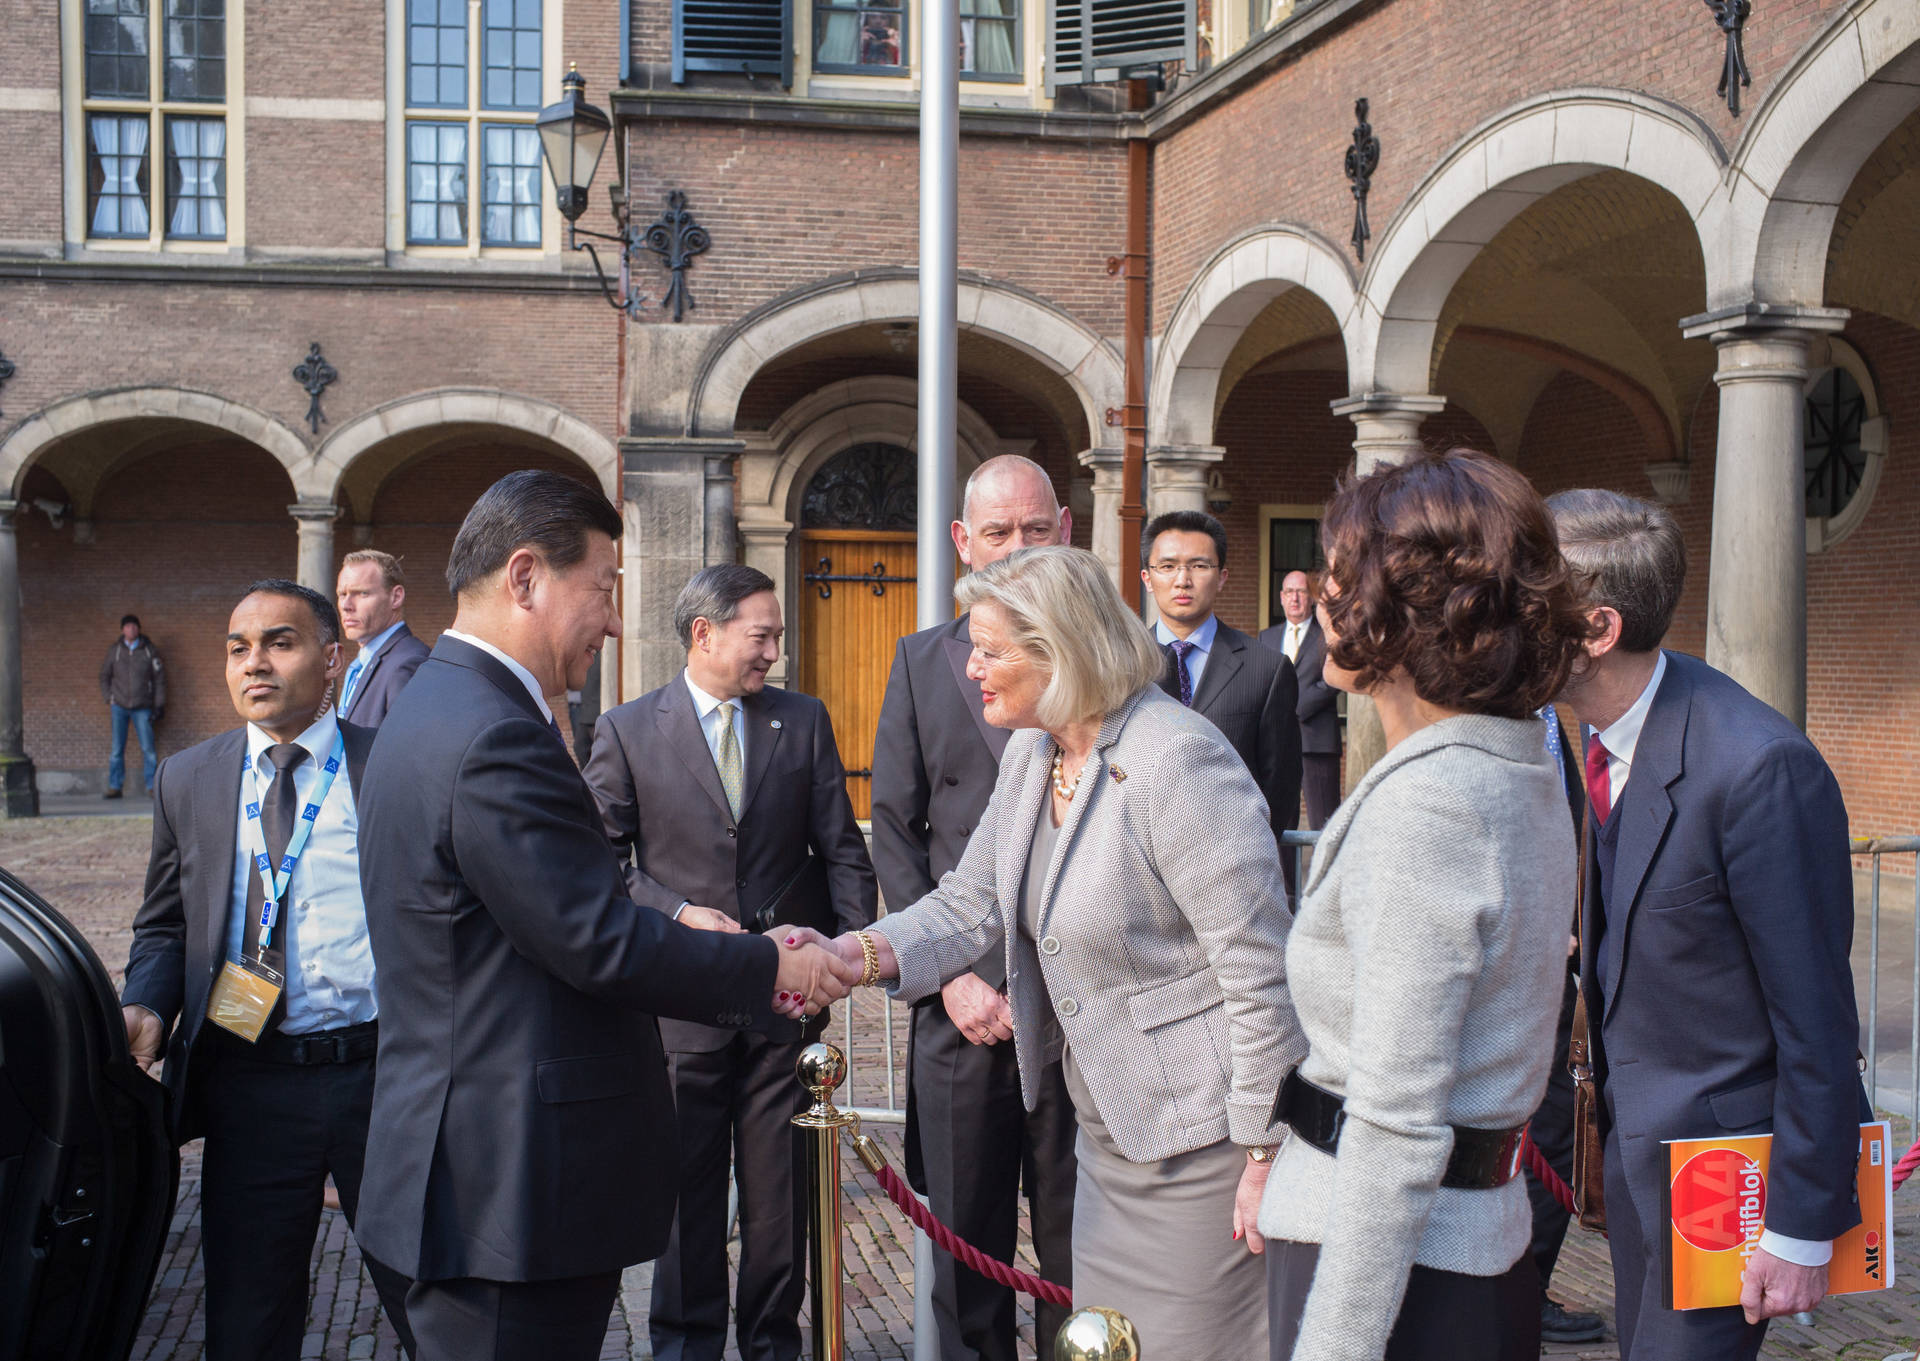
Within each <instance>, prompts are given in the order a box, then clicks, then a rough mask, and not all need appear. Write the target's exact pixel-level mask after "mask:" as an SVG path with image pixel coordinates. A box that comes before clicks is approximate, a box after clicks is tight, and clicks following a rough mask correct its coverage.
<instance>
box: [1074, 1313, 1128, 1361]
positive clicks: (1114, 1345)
mask: <svg viewBox="0 0 1920 1361" xmlns="http://www.w3.org/2000/svg"><path fill="white" fill-rule="evenodd" d="M1053 1361H1140V1335H1139V1334H1138V1333H1136V1332H1134V1330H1133V1324H1132V1323H1130V1322H1128V1320H1127V1316H1126V1315H1125V1314H1122V1313H1121V1312H1120V1311H1119V1310H1117V1309H1100V1308H1089V1309H1076V1310H1075V1311H1074V1312H1073V1313H1071V1314H1069V1315H1067V1321H1066V1322H1065V1323H1063V1324H1061V1325H1060V1333H1059V1335H1058V1336H1057V1337H1055V1338H1054V1340H1053Z"/></svg>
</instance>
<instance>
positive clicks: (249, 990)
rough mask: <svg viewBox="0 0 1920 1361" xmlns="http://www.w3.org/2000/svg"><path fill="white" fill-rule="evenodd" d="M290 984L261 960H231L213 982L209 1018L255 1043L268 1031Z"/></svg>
mask: <svg viewBox="0 0 1920 1361" xmlns="http://www.w3.org/2000/svg"><path fill="white" fill-rule="evenodd" d="M286 981H287V980H286V979H284V978H282V977H281V976H280V975H279V974H278V973H276V972H275V971H274V970H272V969H270V968H268V967H267V966H266V965H265V964H262V963H261V962H260V961H259V960H257V959H246V960H234V959H229V960H228V961H227V962H226V965H225V966H224V967H223V968H222V969H221V970H220V976H219V977H218V978H216V979H214V981H213V992H212V994H211V995H210V996H209V997H208V998H207V1019H208V1020H209V1021H212V1022H213V1023H214V1024H215V1025H217V1026H219V1027H220V1028H221V1029H222V1030H225V1031H229V1032H230V1033H232V1034H235V1035H238V1036H239V1037H240V1038H241V1039H243V1040H245V1041H246V1042H247V1043H248V1044H252V1043H253V1042H254V1041H256V1040H258V1039H259V1038H260V1032H261V1031H262V1030H265V1029H266V1027H267V1018H268V1017H269V1016H271V1015H273V1008H274V1004H275V1003H277V1002H278V1001H279V1000H280V992H281V989H282V988H284V987H285V986H286Z"/></svg>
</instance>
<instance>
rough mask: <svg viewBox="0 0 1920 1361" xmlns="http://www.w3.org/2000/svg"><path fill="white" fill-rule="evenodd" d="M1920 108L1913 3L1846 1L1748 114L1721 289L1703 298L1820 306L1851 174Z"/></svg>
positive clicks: (1918, 19) (1918, 24)
mask: <svg viewBox="0 0 1920 1361" xmlns="http://www.w3.org/2000/svg"><path fill="white" fill-rule="evenodd" d="M1917 107H1920V6H1915V5H1914V4H1913V3H1912V0H1863V3H1856V4H1852V5H1848V6H1847V7H1846V8H1845V10H1844V11H1843V12H1842V13H1841V14H1839V15H1838V16H1836V17H1835V19H1834V20H1833V22H1832V23H1830V24H1829V25H1828V26H1827V28H1826V29H1825V30H1824V31H1823V32H1821V33H1820V34H1819V36H1817V37H1816V38H1814V40H1813V41H1812V42H1810V43H1809V44H1808V45H1807V46H1806V47H1805V48H1803V49H1802V50H1801V52H1800V54H1799V55H1798V56H1797V57H1795V58H1794V61H1793V63H1792V65H1791V66H1789V67H1788V69H1787V72H1786V74H1785V75H1784V76H1782V77H1781V78H1780V81H1779V83H1778V84H1777V85H1775V86H1774V88H1773V89H1772V90H1771V91H1769V92H1768V95H1767V98H1766V100H1765V101H1764V102H1763V103H1762V104H1761V105H1760V107H1759V108H1757V109H1755V110H1754V111H1753V116H1752V119H1751V121H1750V122H1749V123H1748V125H1747V129H1746V131H1745V133H1744V134H1743V135H1742V136H1741V138H1740V141H1739V143H1738V144H1737V145H1736V146H1735V148H1734V155H1733V163H1732V170H1733V173H1732V174H1731V175H1729V176H1728V191H1727V192H1728V197H1729V212H1728V223H1729V228H1728V234H1729V236H1730V238H1731V240H1730V243H1729V247H1728V250H1729V254H1730V255H1731V257H1732V259H1733V261H1734V265H1735V268H1734V270H1733V271H1732V273H1731V275H1730V277H1729V278H1728V279H1727V280H1726V281H1725V287H1724V289H1714V288H1713V287H1711V282H1712V281H1711V280H1709V285H1710V286H1709V288H1708V294H1707V297H1708V302H1709V305H1711V306H1714V307H1722V306H1737V305H1739V304H1741V303H1744V302H1747V301H1749V300H1759V301H1763V302H1772V303H1792V304H1797V305H1801V306H1819V305H1820V304H1821V303H1822V301H1823V297H1824V294H1825V290H1826V273H1827V248H1828V244H1829V242H1830V241H1831V239H1832V236H1833V227H1834V220H1835V218H1836V217H1837V216H1838V214H1839V211H1840V205H1841V202H1842V200H1843V199H1844V198H1845V197H1846V193H1847V189H1848V187H1849V186H1850V185H1851V184H1852V183H1853V179H1854V176H1855V175H1857V174H1858V173H1859V171H1860V167H1861V166H1862V165H1863V164H1865V162H1866V159H1867V157H1869V156H1871V155H1872V154H1873V151H1874V149H1875V148H1876V147H1877V146H1879V145H1880V143H1881V142H1882V141H1884V140H1885V139H1886V137H1887V135H1888V134H1889V133H1891V132H1892V131H1893V130H1894V128H1896V127H1897V126H1899V124H1900V122H1901V121H1902V120H1903V119H1905V118H1906V117H1908V116H1909V115H1910V114H1912V112H1913V111H1914V109H1915V108H1917Z"/></svg>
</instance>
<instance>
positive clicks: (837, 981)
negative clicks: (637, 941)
mask: <svg viewBox="0 0 1920 1361" xmlns="http://www.w3.org/2000/svg"><path fill="white" fill-rule="evenodd" d="M679 921H680V923H681V925H683V926H691V927H693V928H694V929H695V930H696V931H721V932H726V933H729V934H735V933H740V932H744V930H745V929H746V928H744V927H743V926H741V925H740V923H739V922H737V921H735V920H734V919H733V918H732V917H730V916H728V915H727V914H726V913H724V912H720V911H717V910H716V909H714V908H711V907H701V906H699V905H698V904H695V903H689V904H687V906H685V907H683V908H681V909H680V916H679ZM863 934H865V935H866V938H867V940H868V941H869V942H870V943H871V944H872V946H873V948H874V951H875V954H876V963H877V964H878V971H877V974H876V975H875V976H874V977H873V978H871V979H869V978H868V977H867V957H866V951H865V949H863V948H862V946H861V944H860V938H861V936H862V935H863ZM767 935H769V936H771V937H773V939H774V942H775V943H776V944H778V945H779V947H780V965H779V969H778V971H777V972H776V973H775V974H774V979H773V982H774V988H775V992H774V995H773V1009H774V1011H775V1012H777V1013H779V1014H780V1015H782V1016H785V1017H788V1018H789V1019H791V1020H796V1021H798V1020H801V1019H804V1018H805V1017H808V1016H812V1015H815V1014H816V1013H818V1012H820V1011H822V1010H824V1009H825V1008H827V1007H829V1006H831V1005H832V1004H833V1003H835V1002H838V1001H840V1000H842V999H843V998H845V997H846V996H847V994H848V993H850V992H852V991H853V990H854V989H855V988H856V987H859V986H860V984H861V981H862V980H863V979H865V980H866V981H868V982H878V981H879V980H880V979H882V978H894V977H897V976H898V975H899V972H900V969H899V966H898V964H897V963H896V962H895V960H894V957H893V947H892V946H891V945H889V944H888V943H887V938H886V937H885V936H881V935H877V934H870V933H862V932H858V931H848V932H846V933H845V934H843V935H840V936H837V937H833V938H829V937H827V936H823V935H821V934H820V933H819V932H818V931H815V930H814V929H813V928H811V927H807V926H776V927H774V928H773V929H772V930H771V931H769V932H767Z"/></svg>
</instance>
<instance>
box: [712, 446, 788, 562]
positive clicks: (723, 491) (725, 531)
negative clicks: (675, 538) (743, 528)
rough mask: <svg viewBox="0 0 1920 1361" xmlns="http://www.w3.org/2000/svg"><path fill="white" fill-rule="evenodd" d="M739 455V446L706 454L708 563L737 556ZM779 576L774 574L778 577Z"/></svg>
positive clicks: (732, 559)
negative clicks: (735, 498)
mask: <svg viewBox="0 0 1920 1361" xmlns="http://www.w3.org/2000/svg"><path fill="white" fill-rule="evenodd" d="M739 456H740V453H739V449H738V448H736V449H735V450H734V451H733V452H731V453H721V454H708V455H707V496H706V502H705V507H704V511H705V521H704V529H703V533H704V537H705V540H706V558H707V562H708V564H709V565H711V564H713V563H716V562H732V561H734V560H735V556H736V552H737V550H736V547H735V540H736V535H735V529H734V516H733V470H734V465H735V461H736V460H737V459H738V458H739ZM778 579H779V578H777V577H776V578H775V580H778Z"/></svg>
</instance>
